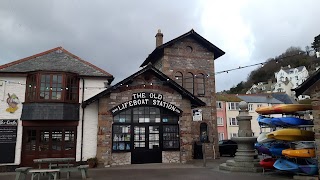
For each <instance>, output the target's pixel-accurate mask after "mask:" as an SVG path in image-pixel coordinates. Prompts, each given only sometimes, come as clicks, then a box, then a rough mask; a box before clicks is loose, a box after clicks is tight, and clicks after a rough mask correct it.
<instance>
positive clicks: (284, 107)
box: [256, 104, 312, 114]
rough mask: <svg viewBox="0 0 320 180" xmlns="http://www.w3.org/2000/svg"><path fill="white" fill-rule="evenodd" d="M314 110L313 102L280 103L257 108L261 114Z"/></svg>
mask: <svg viewBox="0 0 320 180" xmlns="http://www.w3.org/2000/svg"><path fill="white" fill-rule="evenodd" d="M306 110H312V105H311V104H279V105H275V106H262V107H259V108H257V109H256V112H257V113H259V114H283V113H286V114H287V113H295V112H297V111H306Z"/></svg>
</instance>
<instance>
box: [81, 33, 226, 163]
mask: <svg viewBox="0 0 320 180" xmlns="http://www.w3.org/2000/svg"><path fill="white" fill-rule="evenodd" d="M162 42H163V34H162V33H161V32H160V30H159V31H158V33H157V34H156V48H155V50H154V51H153V52H152V53H151V54H150V55H149V56H148V57H147V58H146V60H145V61H144V62H143V63H142V65H141V67H142V69H141V70H140V71H138V72H136V73H134V74H133V75H131V76H129V77H128V78H126V79H124V80H122V81H120V82H119V83H117V84H115V85H114V86H112V87H110V88H108V89H106V90H105V91H103V92H101V93H99V94H97V95H96V96H94V97H92V98H90V99H88V100H86V101H85V102H84V103H83V104H82V107H83V108H90V107H91V106H96V107H98V112H97V114H98V135H97V142H98V144H97V157H98V159H99V162H100V163H103V164H104V165H117V164H131V163H159V162H163V163H170V162H176V163H178V162H179V163H180V162H181V163H185V162H187V161H189V160H191V159H193V158H194V157H195V156H196V154H199V153H201V152H198V149H199V147H198V146H199V144H200V143H199V142H200V141H204V142H207V143H205V147H206V151H205V152H206V157H208V158H212V157H213V154H214V153H213V149H214V148H213V147H214V146H215V147H218V146H217V145H218V132H217V120H216V99H215V78H214V60H215V59H217V58H219V57H220V56H222V55H223V54H224V52H223V51H222V50H221V49H219V48H218V47H216V46H215V45H213V44H212V43H210V42H209V41H207V40H206V39H205V38H203V37H202V36H200V35H199V34H198V33H196V32H195V31H194V30H191V31H189V32H187V33H185V34H183V35H181V36H179V37H177V38H175V39H173V40H171V41H169V42H167V43H165V44H162ZM92 120H94V119H92ZM200 149H201V148H200ZM217 149H218V148H215V150H216V151H217ZM216 154H218V152H216Z"/></svg>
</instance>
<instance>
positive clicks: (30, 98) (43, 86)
mask: <svg viewBox="0 0 320 180" xmlns="http://www.w3.org/2000/svg"><path fill="white" fill-rule="evenodd" d="M39 65H40V66H41V67H39ZM40 68H41V70H39V69H40ZM112 80H113V76H112V75H110V74H109V73H107V72H105V71H103V70H101V69H100V68H98V67H96V66H94V65H92V64H90V63H88V62H86V61H84V60H82V59H80V58H78V57H76V56H74V55H73V54H71V53H69V52H68V51H66V50H64V49H63V48H62V47H58V48H54V49H51V50H48V51H46V52H43V53H40V54H36V55H34V56H30V57H27V58H24V59H21V60H18V61H13V62H11V63H8V64H5V65H2V66H0V112H1V113H0V122H1V123H0V135H2V136H3V137H4V138H2V139H1V140H0V141H1V143H0V146H1V147H0V151H1V157H0V165H22V166H32V165H33V161H32V160H33V159H36V158H45V157H73V158H75V160H76V161H81V160H82V161H86V160H87V159H88V158H92V157H96V153H97V133H98V132H97V131H98V130H97V124H98V103H97V102H95V103H92V104H91V105H90V106H88V107H87V108H85V109H84V111H83V108H81V106H80V104H81V103H82V102H83V101H85V100H87V99H89V98H90V97H92V96H94V95H96V94H98V93H99V92H101V91H103V90H105V88H106V85H107V86H108V84H110V83H111V81H112ZM5 122H17V125H16V126H15V125H10V124H9V125H8V124H7V125H6V124H5ZM82 124H83V126H82ZM5 129H7V130H8V129H9V130H10V132H9V131H6V132H7V134H6V132H4V130H5ZM2 146H3V147H2ZM4 147H6V148H4Z"/></svg>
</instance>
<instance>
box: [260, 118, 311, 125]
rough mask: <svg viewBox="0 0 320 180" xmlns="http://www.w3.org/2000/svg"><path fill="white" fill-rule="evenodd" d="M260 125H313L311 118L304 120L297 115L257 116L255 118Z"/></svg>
mask: <svg viewBox="0 0 320 180" xmlns="http://www.w3.org/2000/svg"><path fill="white" fill-rule="evenodd" d="M257 120H258V123H259V125H260V126H263V125H267V126H270V127H278V126H282V127H288V126H289V127H290V126H299V125H313V122H312V121H311V120H305V119H301V118H297V117H265V116H259V117H258V118H257Z"/></svg>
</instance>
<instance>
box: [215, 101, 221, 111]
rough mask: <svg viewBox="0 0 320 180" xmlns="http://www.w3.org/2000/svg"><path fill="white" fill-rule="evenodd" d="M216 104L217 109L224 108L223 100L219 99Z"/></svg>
mask: <svg viewBox="0 0 320 180" xmlns="http://www.w3.org/2000/svg"><path fill="white" fill-rule="evenodd" d="M216 106H217V109H222V102H221V101H217V102H216Z"/></svg>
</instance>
